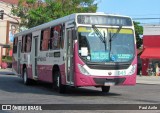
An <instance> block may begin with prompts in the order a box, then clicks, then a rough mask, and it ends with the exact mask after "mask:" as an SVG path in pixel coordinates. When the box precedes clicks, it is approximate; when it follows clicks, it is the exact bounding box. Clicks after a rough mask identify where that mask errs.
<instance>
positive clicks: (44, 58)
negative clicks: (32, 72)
mask: <svg viewBox="0 0 160 113" xmlns="http://www.w3.org/2000/svg"><path fill="white" fill-rule="evenodd" d="M37 61H41V62H42V61H46V57H38V58H37Z"/></svg>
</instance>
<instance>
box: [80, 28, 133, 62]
mask: <svg viewBox="0 0 160 113" xmlns="http://www.w3.org/2000/svg"><path fill="white" fill-rule="evenodd" d="M96 29H97V30H95V28H93V27H79V28H78V44H79V56H80V57H81V58H82V59H83V60H85V61H87V62H96V63H107V62H129V61H131V60H132V59H133V57H134V54H135V49H134V48H135V43H134V33H133V30H131V29H127V28H125V29H124V28H102V27H96ZM98 34H99V35H98Z"/></svg>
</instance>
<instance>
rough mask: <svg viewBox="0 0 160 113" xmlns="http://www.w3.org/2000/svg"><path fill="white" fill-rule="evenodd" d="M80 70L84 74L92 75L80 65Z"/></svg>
mask: <svg viewBox="0 0 160 113" xmlns="http://www.w3.org/2000/svg"><path fill="white" fill-rule="evenodd" d="M78 68H79V70H80V72H81V73H82V74H84V75H90V74H89V72H88V71H87V70H86V69H85V68H84V67H83V66H82V65H80V64H78Z"/></svg>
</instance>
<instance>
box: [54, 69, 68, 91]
mask: <svg viewBox="0 0 160 113" xmlns="http://www.w3.org/2000/svg"><path fill="white" fill-rule="evenodd" d="M53 76H54V80H53V88H54V89H55V90H56V91H58V92H59V93H65V91H66V86H65V85H63V84H62V83H61V74H60V72H59V71H56V72H55V73H54V75H53Z"/></svg>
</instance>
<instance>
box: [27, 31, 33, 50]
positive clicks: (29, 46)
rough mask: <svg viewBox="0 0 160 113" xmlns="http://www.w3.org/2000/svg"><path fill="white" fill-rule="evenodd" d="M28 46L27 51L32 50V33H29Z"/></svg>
mask: <svg viewBox="0 0 160 113" xmlns="http://www.w3.org/2000/svg"><path fill="white" fill-rule="evenodd" d="M26 40H27V44H26V45H27V46H26V52H31V45H32V34H29V35H27V39H26Z"/></svg>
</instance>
